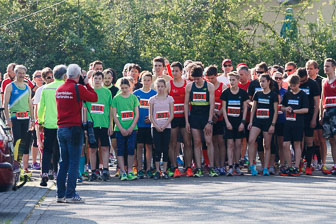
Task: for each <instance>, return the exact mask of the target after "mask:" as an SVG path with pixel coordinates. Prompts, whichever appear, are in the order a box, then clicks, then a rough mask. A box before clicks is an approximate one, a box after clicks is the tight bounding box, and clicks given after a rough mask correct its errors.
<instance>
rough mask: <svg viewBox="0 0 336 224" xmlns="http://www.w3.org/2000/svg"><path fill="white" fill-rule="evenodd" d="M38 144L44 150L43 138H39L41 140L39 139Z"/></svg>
mask: <svg viewBox="0 0 336 224" xmlns="http://www.w3.org/2000/svg"><path fill="white" fill-rule="evenodd" d="M37 146H38V147H39V149H40V150H43V148H44V145H43V143H42V141H41V139H39V140H38V141H37Z"/></svg>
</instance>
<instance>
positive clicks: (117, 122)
mask: <svg viewBox="0 0 336 224" xmlns="http://www.w3.org/2000/svg"><path fill="white" fill-rule="evenodd" d="M112 113H113V119H114V122H115V124H116V125H117V126H118V128H119V130H120V132H121V134H122V135H123V136H127V133H126V130H125V129H124V128H123V127H122V126H121V124H120V122H119V119H118V117H117V108H116V107H112Z"/></svg>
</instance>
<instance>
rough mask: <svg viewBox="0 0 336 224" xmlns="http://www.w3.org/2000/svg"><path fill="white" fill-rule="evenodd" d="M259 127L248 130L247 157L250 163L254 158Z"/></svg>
mask: <svg viewBox="0 0 336 224" xmlns="http://www.w3.org/2000/svg"><path fill="white" fill-rule="evenodd" d="M260 131H261V130H260V129H259V128H257V127H252V128H251V130H250V136H249V142H248V148H249V150H248V157H249V161H250V165H252V164H253V162H255V160H256V140H257V137H258V135H259V134H260Z"/></svg>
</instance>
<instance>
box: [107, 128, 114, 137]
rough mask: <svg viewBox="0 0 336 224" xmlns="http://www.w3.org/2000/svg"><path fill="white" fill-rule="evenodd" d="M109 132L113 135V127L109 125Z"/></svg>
mask: <svg viewBox="0 0 336 224" xmlns="http://www.w3.org/2000/svg"><path fill="white" fill-rule="evenodd" d="M107 134H108V135H109V136H111V135H113V127H111V126H110V127H109V128H108V130H107Z"/></svg>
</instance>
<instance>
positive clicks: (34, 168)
mask: <svg viewBox="0 0 336 224" xmlns="http://www.w3.org/2000/svg"><path fill="white" fill-rule="evenodd" d="M32 169H33V170H40V169H41V165H40V164H39V163H37V162H36V163H33V166H32Z"/></svg>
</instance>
